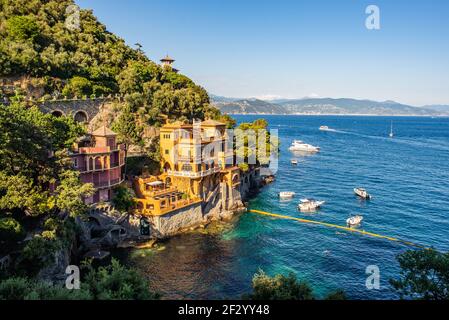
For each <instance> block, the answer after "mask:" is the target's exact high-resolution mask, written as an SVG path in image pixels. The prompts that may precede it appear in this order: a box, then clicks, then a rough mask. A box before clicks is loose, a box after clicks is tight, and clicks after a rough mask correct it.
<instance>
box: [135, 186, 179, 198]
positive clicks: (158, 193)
mask: <svg viewBox="0 0 449 320" xmlns="http://www.w3.org/2000/svg"><path fill="white" fill-rule="evenodd" d="M172 192H178V189H177V188H175V187H170V188H166V189H164V190H158V191H143V192H142V194H143V195H144V196H145V197H157V196H161V195H164V194H167V193H172Z"/></svg>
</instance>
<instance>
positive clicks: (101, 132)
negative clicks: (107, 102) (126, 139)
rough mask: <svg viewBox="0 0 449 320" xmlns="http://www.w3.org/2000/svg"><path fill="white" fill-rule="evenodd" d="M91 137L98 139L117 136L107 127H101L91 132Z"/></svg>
mask: <svg viewBox="0 0 449 320" xmlns="http://www.w3.org/2000/svg"><path fill="white" fill-rule="evenodd" d="M92 135H93V136H98V137H109V136H116V135H117V134H116V133H115V132H114V131H112V130H111V129H109V128H108V127H106V126H102V127H100V128H98V129H97V130H95V131H94V132H92Z"/></svg>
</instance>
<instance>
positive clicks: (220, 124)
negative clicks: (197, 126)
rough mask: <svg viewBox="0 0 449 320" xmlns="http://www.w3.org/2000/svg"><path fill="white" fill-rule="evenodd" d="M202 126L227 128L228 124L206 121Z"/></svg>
mask: <svg viewBox="0 0 449 320" xmlns="http://www.w3.org/2000/svg"><path fill="white" fill-rule="evenodd" d="M201 125H202V126H206V127H217V126H225V125H226V123H223V122H220V121H215V120H205V121H203V122H201Z"/></svg>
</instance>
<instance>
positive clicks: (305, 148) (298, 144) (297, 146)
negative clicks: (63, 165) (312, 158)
mask: <svg viewBox="0 0 449 320" xmlns="http://www.w3.org/2000/svg"><path fill="white" fill-rule="evenodd" d="M289 150H290V151H302V152H318V151H320V148H319V147H315V146H312V145H311V144H307V143H304V142H303V141H301V140H294V141H293V142H292V145H291V146H290V148H289Z"/></svg>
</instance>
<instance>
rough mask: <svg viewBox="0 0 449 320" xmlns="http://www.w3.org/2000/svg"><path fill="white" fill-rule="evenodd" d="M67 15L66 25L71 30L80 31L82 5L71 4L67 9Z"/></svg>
mask: <svg viewBox="0 0 449 320" xmlns="http://www.w3.org/2000/svg"><path fill="white" fill-rule="evenodd" d="M65 13H66V15H67V17H66V19H65V23H64V25H65V27H66V28H67V29H69V30H70V31H79V30H80V28H81V22H80V7H78V6H77V5H74V4H71V5H69V6H68V7H67V8H66V9H65Z"/></svg>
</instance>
